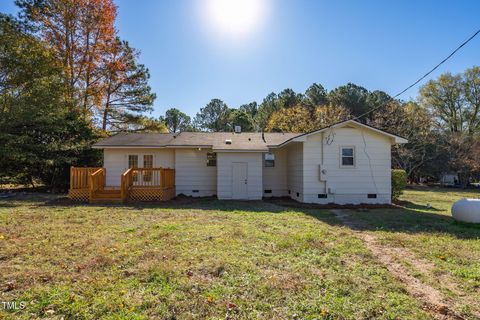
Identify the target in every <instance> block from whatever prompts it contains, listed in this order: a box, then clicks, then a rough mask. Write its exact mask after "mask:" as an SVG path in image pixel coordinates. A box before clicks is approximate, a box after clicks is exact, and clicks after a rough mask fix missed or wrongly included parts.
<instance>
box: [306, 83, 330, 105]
mask: <svg viewBox="0 0 480 320" xmlns="http://www.w3.org/2000/svg"><path fill="white" fill-rule="evenodd" d="M304 103H305V104H306V105H307V106H310V107H317V106H322V105H326V104H327V103H328V98H327V90H325V88H324V87H323V86H322V85H321V84H318V83H314V84H312V85H311V86H310V87H308V89H307V90H306V91H305V95H304Z"/></svg>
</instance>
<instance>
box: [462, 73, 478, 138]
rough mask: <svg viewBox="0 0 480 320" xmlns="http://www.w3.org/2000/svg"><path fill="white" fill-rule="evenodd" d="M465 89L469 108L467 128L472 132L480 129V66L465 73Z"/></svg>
mask: <svg viewBox="0 0 480 320" xmlns="http://www.w3.org/2000/svg"><path fill="white" fill-rule="evenodd" d="M463 82H464V85H463V90H464V96H465V101H466V103H467V104H468V106H469V107H468V108H467V114H466V116H467V118H468V120H467V130H468V132H469V133H470V134H473V133H475V132H479V131H480V67H472V68H470V69H467V70H466V71H465V72H464V74H463Z"/></svg>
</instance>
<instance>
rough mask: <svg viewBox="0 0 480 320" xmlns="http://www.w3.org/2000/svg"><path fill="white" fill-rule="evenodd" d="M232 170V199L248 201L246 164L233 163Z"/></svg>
mask: <svg viewBox="0 0 480 320" xmlns="http://www.w3.org/2000/svg"><path fill="white" fill-rule="evenodd" d="M232 170H233V172H232V199H248V180H247V171H248V164H247V163H246V162H233V163H232Z"/></svg>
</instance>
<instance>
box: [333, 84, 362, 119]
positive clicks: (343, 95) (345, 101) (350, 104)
mask: <svg viewBox="0 0 480 320" xmlns="http://www.w3.org/2000/svg"><path fill="white" fill-rule="evenodd" d="M368 97H369V92H368V90H367V89H365V88H364V87H361V86H357V85H356V84H353V83H348V84H346V85H344V86H340V87H338V88H335V89H334V90H332V91H330V92H329V93H328V101H329V102H330V103H331V104H332V105H335V106H339V107H344V108H346V109H348V110H350V113H351V114H352V115H353V116H356V117H357V116H360V115H362V114H364V113H365V112H367V111H369V109H370V108H369V104H368Z"/></svg>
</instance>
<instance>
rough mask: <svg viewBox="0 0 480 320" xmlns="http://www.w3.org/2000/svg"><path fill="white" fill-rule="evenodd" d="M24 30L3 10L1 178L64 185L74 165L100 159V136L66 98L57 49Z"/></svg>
mask: <svg viewBox="0 0 480 320" xmlns="http://www.w3.org/2000/svg"><path fill="white" fill-rule="evenodd" d="M25 30H28V28H27V27H26V26H25V25H23V24H21V23H20V22H18V21H15V20H14V19H12V18H11V17H7V16H4V15H0V128H1V130H0V178H1V179H3V180H7V181H10V182H19V183H26V182H28V183H31V184H34V183H35V182H36V181H40V182H41V183H44V184H46V185H49V186H54V187H64V186H65V185H66V183H68V172H69V170H68V169H69V166H71V165H94V164H95V165H96V164H97V161H98V153H97V152H96V151H94V150H92V149H91V148H90V146H91V144H92V143H93V142H94V141H95V140H96V139H97V138H98V137H97V135H96V134H95V132H94V131H93V130H92V129H91V127H90V126H89V125H88V123H87V122H85V120H84V118H83V115H82V114H81V113H80V112H79V111H78V110H76V109H73V110H72V108H71V106H70V105H69V103H70V101H69V100H68V99H65V91H64V90H65V87H64V85H63V82H62V70H61V69H60V68H58V67H57V64H56V61H55V54H54V52H52V51H51V50H50V49H49V48H48V47H47V46H46V45H45V44H44V43H43V42H41V41H39V40H38V39H37V38H35V37H34V36H32V35H31V34H29V33H27V32H25Z"/></svg>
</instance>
